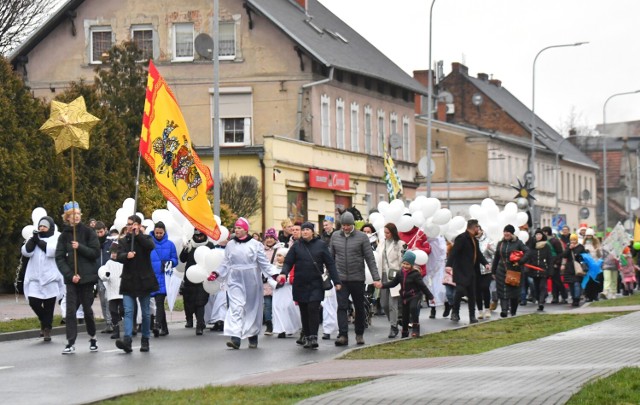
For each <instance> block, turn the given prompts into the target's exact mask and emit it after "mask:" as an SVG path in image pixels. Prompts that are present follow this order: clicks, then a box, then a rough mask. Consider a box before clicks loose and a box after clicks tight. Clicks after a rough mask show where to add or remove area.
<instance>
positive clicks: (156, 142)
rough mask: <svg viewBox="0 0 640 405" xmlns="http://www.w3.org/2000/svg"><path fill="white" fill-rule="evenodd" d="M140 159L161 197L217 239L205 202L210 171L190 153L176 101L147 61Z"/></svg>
mask: <svg viewBox="0 0 640 405" xmlns="http://www.w3.org/2000/svg"><path fill="white" fill-rule="evenodd" d="M140 156H142V158H143V159H144V160H145V161H146V162H147V164H148V165H149V167H150V168H151V170H152V171H153V173H154V175H155V179H156V183H157V184H158V187H159V188H160V191H161V192H162V195H163V196H164V197H165V198H166V199H167V200H168V201H171V203H173V205H174V206H176V207H177V208H178V209H179V210H180V212H182V214H183V215H184V216H185V217H186V218H187V219H188V220H189V222H191V224H192V225H193V226H194V227H195V228H197V229H199V230H200V231H201V232H202V233H204V234H206V235H207V236H209V237H211V238H212V239H214V240H217V239H219V238H220V229H219V228H218V224H217V223H216V221H215V219H214V217H213V211H212V209H211V205H210V204H209V200H208V199H207V190H209V189H210V188H211V187H213V179H212V177H211V172H210V171H209V168H208V167H207V166H205V165H204V164H202V162H201V161H200V158H198V155H197V154H196V151H195V150H193V146H192V145H191V139H190V137H189V131H188V130H187V124H186V122H185V121H184V117H183V116H182V112H181V111H180V107H179V106H178V102H177V101H176V98H175V96H174V95H173V92H172V91H171V89H170V88H169V85H168V84H167V82H165V80H164V78H163V77H162V76H161V75H160V72H158V70H157V69H156V67H155V66H154V65H153V62H149V77H148V79H147V96H146V100H145V102H144V116H143V119H142V133H141V134H140Z"/></svg>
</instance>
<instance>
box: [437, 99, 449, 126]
mask: <svg viewBox="0 0 640 405" xmlns="http://www.w3.org/2000/svg"><path fill="white" fill-rule="evenodd" d="M436 119H437V120H438V121H442V122H447V105H446V104H445V103H438V105H437V110H436Z"/></svg>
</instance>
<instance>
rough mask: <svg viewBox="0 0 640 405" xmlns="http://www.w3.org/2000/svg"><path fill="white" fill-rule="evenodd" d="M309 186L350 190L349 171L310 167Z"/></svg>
mask: <svg viewBox="0 0 640 405" xmlns="http://www.w3.org/2000/svg"><path fill="white" fill-rule="evenodd" d="M309 187H315V188H325V189H328V190H342V191H348V190H349V173H340V172H330V171H327V170H318V169H309Z"/></svg>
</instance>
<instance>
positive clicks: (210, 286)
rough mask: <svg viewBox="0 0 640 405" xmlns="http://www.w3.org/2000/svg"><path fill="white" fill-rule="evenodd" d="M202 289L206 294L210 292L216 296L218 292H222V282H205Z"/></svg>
mask: <svg viewBox="0 0 640 405" xmlns="http://www.w3.org/2000/svg"><path fill="white" fill-rule="evenodd" d="M202 287H203V288H204V290H205V291H206V292H208V293H209V294H211V295H214V294H217V293H218V291H220V282H219V281H217V280H214V281H209V280H204V281H203V282H202Z"/></svg>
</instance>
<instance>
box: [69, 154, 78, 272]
mask: <svg viewBox="0 0 640 405" xmlns="http://www.w3.org/2000/svg"><path fill="white" fill-rule="evenodd" d="M74 150H75V148H74V147H73V146H72V147H71V201H72V203H71V209H72V210H73V215H74V218H73V221H71V226H72V228H73V241H74V242H77V241H78V238H77V237H76V219H75V215H76V208H75V206H74V203H75V202H76V170H75V167H76V166H75V161H74V157H73V156H74V153H73V151H74ZM73 274H74V275H75V276H77V275H78V249H73Z"/></svg>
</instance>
